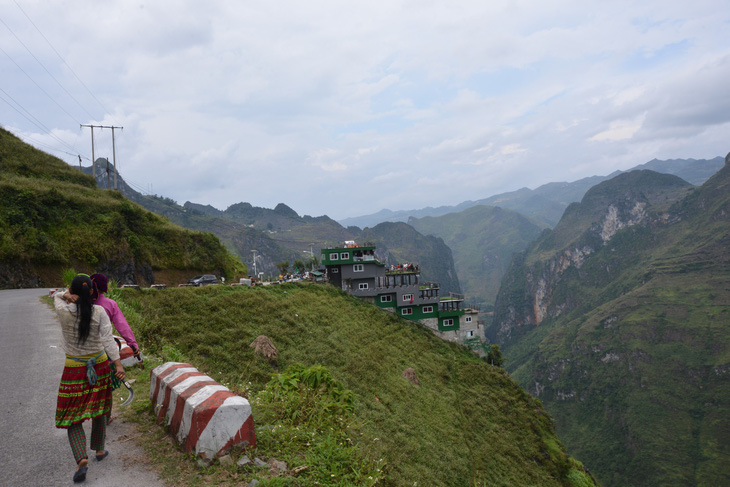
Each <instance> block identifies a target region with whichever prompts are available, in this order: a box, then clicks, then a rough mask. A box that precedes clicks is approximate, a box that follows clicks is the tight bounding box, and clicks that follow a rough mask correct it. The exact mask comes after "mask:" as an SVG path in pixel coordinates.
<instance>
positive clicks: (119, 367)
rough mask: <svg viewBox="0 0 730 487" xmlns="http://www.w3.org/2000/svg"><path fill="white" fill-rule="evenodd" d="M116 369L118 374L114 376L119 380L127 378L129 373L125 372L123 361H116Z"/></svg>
mask: <svg viewBox="0 0 730 487" xmlns="http://www.w3.org/2000/svg"><path fill="white" fill-rule="evenodd" d="M114 368H115V369H116V372H115V373H114V375H116V376H117V379H119V380H124V378H125V377H126V376H127V373H126V372H124V366H123V365H122V361H121V360H115V361H114Z"/></svg>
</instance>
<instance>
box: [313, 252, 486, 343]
mask: <svg viewBox="0 0 730 487" xmlns="http://www.w3.org/2000/svg"><path fill="white" fill-rule="evenodd" d="M322 264H323V265H324V266H325V267H326V269H327V273H326V276H327V279H328V280H329V282H330V283H331V284H332V285H334V286H337V287H340V288H342V289H343V290H345V291H347V292H348V293H350V294H352V295H353V296H357V297H358V298H360V299H363V300H365V301H368V302H370V303H372V304H374V305H375V306H377V307H379V308H381V309H384V310H386V311H391V312H393V313H396V314H398V316H400V317H402V318H405V319H408V320H411V321H418V322H420V323H422V324H424V325H426V326H427V327H429V328H430V329H431V330H433V331H434V332H435V333H436V334H437V335H439V336H440V337H441V338H444V339H446V340H449V341H455V342H459V343H466V342H467V340H471V339H474V338H478V339H480V340H482V341H484V340H485V335H484V324H483V323H482V322H480V321H479V319H478V315H479V310H478V309H475V308H464V307H462V304H463V302H464V296H462V295H459V294H456V293H449V295H448V296H440V289H439V285H438V283H435V282H428V281H421V272H420V268H419V266H417V265H413V264H406V265H392V266H387V265H385V264H384V263H382V262H380V261H378V259H377V258H376V256H375V246H374V245H370V244H365V245H357V244H356V243H355V242H353V241H347V242H345V244H344V245H343V246H342V247H334V248H323V249H322Z"/></svg>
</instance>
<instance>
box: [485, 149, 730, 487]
mask: <svg viewBox="0 0 730 487" xmlns="http://www.w3.org/2000/svg"><path fill="white" fill-rule="evenodd" d="M729 189H730V157H729V158H728V160H726V164H725V166H724V167H723V168H722V169H721V170H720V171H719V172H718V173H717V174H715V175H714V176H713V177H711V178H710V179H709V180H708V181H707V182H706V183H704V184H703V185H702V186H701V187H699V188H692V187H690V186H688V185H687V184H685V183H684V182H682V181H681V180H677V179H676V178H672V177H665V176H661V175H658V174H656V173H652V172H650V171H642V172H636V173H629V174H624V175H621V176H618V177H616V178H614V179H612V180H610V181H606V182H604V183H601V184H600V185H598V186H596V187H595V188H593V189H592V190H591V191H589V192H588V193H586V195H585V197H584V198H583V200H582V202H581V203H580V204H576V205H572V206H571V207H569V208H568V210H567V211H566V213H565V215H564V216H563V218H562V219H561V221H560V223H559V224H558V225H557V226H556V228H555V229H554V230H553V231H549V232H545V233H544V234H543V235H542V236H541V238H539V239H538V240H537V241H536V242H535V243H534V245H532V246H531V247H530V248H529V249H528V250H527V251H526V252H525V253H523V254H522V255H521V256H520V257H519V259H516V260H515V261H514V262H513V263H512V266H511V268H510V271H509V272H508V274H507V275H506V276H505V279H504V280H503V283H502V288H501V290H500V294H499V296H498V298H497V305H496V310H495V321H494V324H493V326H492V327H491V328H490V329H489V335H490V337H492V338H493V339H494V340H497V341H499V342H500V343H502V344H503V345H504V353H505V355H506V357H507V359H508V362H507V365H508V367H509V370H510V371H511V374H512V376H513V377H514V378H515V379H516V380H517V381H518V382H519V383H520V384H521V385H522V386H523V387H525V388H527V389H528V390H529V391H530V392H531V393H532V394H534V395H535V396H537V397H539V398H540V400H541V401H542V402H543V404H544V405H545V406H546V408H547V409H548V411H549V412H550V413H551V415H552V416H553V417H554V418H555V420H556V426H557V429H558V431H559V433H560V435H561V437H562V438H565V441H566V444H567V445H568V448H569V449H570V451H572V452H574V453H575V454H576V455H578V456H579V457H580V458H581V459H584V460H585V461H586V462H587V463H588V464H590V465H591V468H592V471H593V472H594V473H596V474H597V477H598V478H599V480H600V481H601V482H602V483H603V484H605V485H621V486H643V485H728V484H730V469H728V465H730V435H728V432H730V419H728V418H730V329H729V328H728V326H727V324H728V323H730V252H728V248H730V191H729ZM588 431H590V434H588V433H587V432H588Z"/></svg>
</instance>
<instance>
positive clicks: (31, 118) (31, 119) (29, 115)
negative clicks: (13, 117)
mask: <svg viewBox="0 0 730 487" xmlns="http://www.w3.org/2000/svg"><path fill="white" fill-rule="evenodd" d="M0 91H2V92H3V93H4V94H5V96H7V97H8V98H10V99H11V100H12V101H13V103H15V104H16V105H17V106H19V107H20V108H21V109H22V110H23V111H24V112H25V113H23V112H21V111H20V110H18V108H16V107H15V106H13V104H12V103H10V102H9V101H7V100H6V99H5V98H3V97H2V96H0V99H2V100H3V101H4V102H5V103H7V104H8V106H10V108H12V109H13V110H15V111H16V112H18V113H19V114H20V115H21V116H23V117H24V118H25V119H26V120H28V121H29V122H30V123H32V124H33V125H35V126H36V127H38V128H39V129H41V130H42V131H44V132H45V133H47V134H48V135H49V136H51V137H53V138H54V139H55V140H56V141H58V142H59V143H60V144H61V145H64V146H66V148H68V149H69V150H74V148H73V147H71V146H70V145H68V143H67V142H66V141H64V140H63V139H61V138H59V137H58V136H57V135H55V134H54V133H53V132H52V131H51V129H49V128H48V127H46V126H45V125H43V123H42V122H41V121H40V120H38V119H37V118H36V117H34V116H33V114H32V113H30V112H29V111H28V110H27V109H26V108H25V107H24V106H23V105H21V104H20V103H18V102H17V101H16V100H15V99H14V98H13V97H12V96H10V95H9V94H8V93H7V92H6V91H5V90H3V89H2V88H0ZM26 114H27V115H26ZM74 155H75V154H74Z"/></svg>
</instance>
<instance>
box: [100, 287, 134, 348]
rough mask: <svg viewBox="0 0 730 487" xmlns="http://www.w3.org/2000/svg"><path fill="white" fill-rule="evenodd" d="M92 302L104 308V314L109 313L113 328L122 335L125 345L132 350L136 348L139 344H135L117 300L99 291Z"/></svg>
mask: <svg viewBox="0 0 730 487" xmlns="http://www.w3.org/2000/svg"><path fill="white" fill-rule="evenodd" d="M94 304H96V305H98V306H101V307H102V308H104V311H106V314H107V315H109V319H110V320H111V322H112V325H114V328H116V330H117V331H118V332H119V334H120V335H122V338H124V341H125V342H127V345H129V346H130V347H132V350H135V351H136V350H138V349H139V345H137V340H136V339H135V338H134V333H133V332H132V329H131V328H130V327H129V323H127V320H126V318H124V314H122V310H120V309H119V305H118V304H117V302H116V301H114V300H113V299H109V298H107V297H106V296H104V295H103V294H101V293H100V294H99V297H98V298H97V299H96V302H95V303H94Z"/></svg>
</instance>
